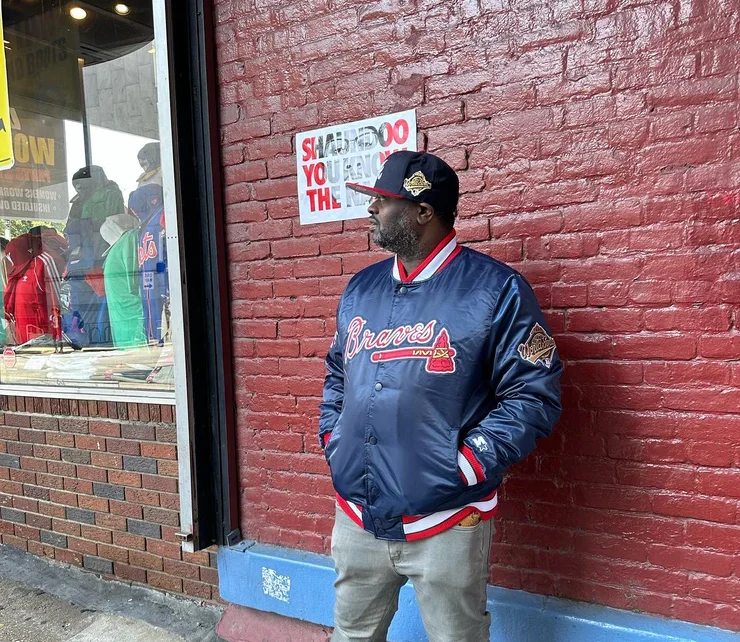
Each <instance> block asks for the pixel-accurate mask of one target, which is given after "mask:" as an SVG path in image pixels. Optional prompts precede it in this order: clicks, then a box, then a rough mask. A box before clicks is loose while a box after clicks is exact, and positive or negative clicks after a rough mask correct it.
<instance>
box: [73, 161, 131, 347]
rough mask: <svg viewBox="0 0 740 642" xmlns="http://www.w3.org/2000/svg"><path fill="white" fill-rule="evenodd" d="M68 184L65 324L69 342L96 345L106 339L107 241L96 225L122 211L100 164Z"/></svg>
mask: <svg viewBox="0 0 740 642" xmlns="http://www.w3.org/2000/svg"><path fill="white" fill-rule="evenodd" d="M72 185H73V186H74V188H75V191H76V192H77V194H76V195H75V196H74V197H73V198H72V201H71V208H70V213H69V218H68V220H67V225H66V227H65V230H64V234H65V236H66V237H67V239H68V241H69V253H68V255H67V257H68V258H67V267H66V273H65V276H66V278H67V279H68V280H69V282H70V286H71V287H70V310H69V313H68V314H67V315H66V318H65V327H66V328H67V329H68V332H69V333H70V337H71V339H72V340H73V341H75V342H77V343H80V344H81V345H89V344H93V345H100V344H105V343H109V342H110V336H109V335H110V322H109V319H108V311H107V306H106V301H105V285H104V278H103V252H105V250H106V249H107V248H108V244H107V243H106V242H105V241H104V240H103V238H102V237H101V235H100V226H101V225H102V224H103V221H105V220H106V219H107V218H108V217H110V216H113V215H116V214H123V213H125V211H126V210H125V206H124V203H123V194H121V190H120V189H119V187H118V185H117V184H116V183H115V182H113V181H111V180H108V177H107V176H106V175H105V171H104V170H103V168H102V167H98V166H97V165H90V166H89V167H83V168H82V169H80V170H79V171H77V172H76V173H75V174H74V176H73V177H72ZM82 328H84V330H85V332H81V331H80V330H81V329H82Z"/></svg>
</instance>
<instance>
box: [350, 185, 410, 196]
mask: <svg viewBox="0 0 740 642" xmlns="http://www.w3.org/2000/svg"><path fill="white" fill-rule="evenodd" d="M347 187H349V188H350V189H351V190H354V191H355V192H360V194H367V195H368V196H388V197H390V198H400V199H402V200H403V196H401V195H400V194H394V193H393V192H388V191H386V190H384V189H378V188H377V187H370V186H369V185H360V184H359V183H347Z"/></svg>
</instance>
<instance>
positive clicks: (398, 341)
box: [344, 317, 457, 374]
mask: <svg viewBox="0 0 740 642" xmlns="http://www.w3.org/2000/svg"><path fill="white" fill-rule="evenodd" d="M366 324H367V321H365V319H363V318H362V317H355V318H354V319H352V321H351V322H350V324H349V328H348V329H347V346H346V349H345V354H344V358H345V360H346V361H348V362H349V361H350V360H351V359H353V358H354V357H356V356H357V355H358V354H359V353H360V352H362V351H368V352H370V361H372V362H373V363H381V362H384V361H398V360H401V359H423V360H424V361H425V362H426V363H425V364H424V369H425V370H426V371H427V372H429V373H434V374H447V373H451V372H455V369H456V367H455V356H456V355H457V351H456V350H455V348H453V347H452V346H451V345H450V334H449V333H448V332H447V329H446V328H442V329H441V330H440V331H439V332H438V333H437V334H436V335H435V332H434V331H435V327H436V325H437V321H436V320H435V321H430V322H429V323H427V324H426V325H425V324H423V323H417V324H416V325H402V326H399V327H398V328H393V329H388V330H381V331H380V332H378V333H375V332H372V331H371V330H368V329H366V328H365V325H366ZM404 343H406V344H408V343H412V344H417V346H418V347H416V346H405V347H391V346H401V345H402V344H404Z"/></svg>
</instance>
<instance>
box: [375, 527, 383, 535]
mask: <svg viewBox="0 0 740 642" xmlns="http://www.w3.org/2000/svg"><path fill="white" fill-rule="evenodd" d="M375 532H376V533H377V534H378V535H380V536H381V537H382V536H383V535H385V530H383V529H382V528H378V529H376V531H375Z"/></svg>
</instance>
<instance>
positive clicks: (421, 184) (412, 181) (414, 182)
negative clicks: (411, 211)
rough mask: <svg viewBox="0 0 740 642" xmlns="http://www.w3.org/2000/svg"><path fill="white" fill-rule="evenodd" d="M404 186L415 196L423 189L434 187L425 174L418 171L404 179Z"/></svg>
mask: <svg viewBox="0 0 740 642" xmlns="http://www.w3.org/2000/svg"><path fill="white" fill-rule="evenodd" d="M403 188H404V189H405V190H406V191H407V192H410V193H411V194H413V195H414V196H418V195H419V194H421V193H422V192H423V191H425V190H428V189H432V184H431V183H430V182H429V181H428V180H427V177H426V176H424V174H422V173H421V172H416V173H415V174H412V175H411V176H409V177H408V178H406V179H404V181H403Z"/></svg>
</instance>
